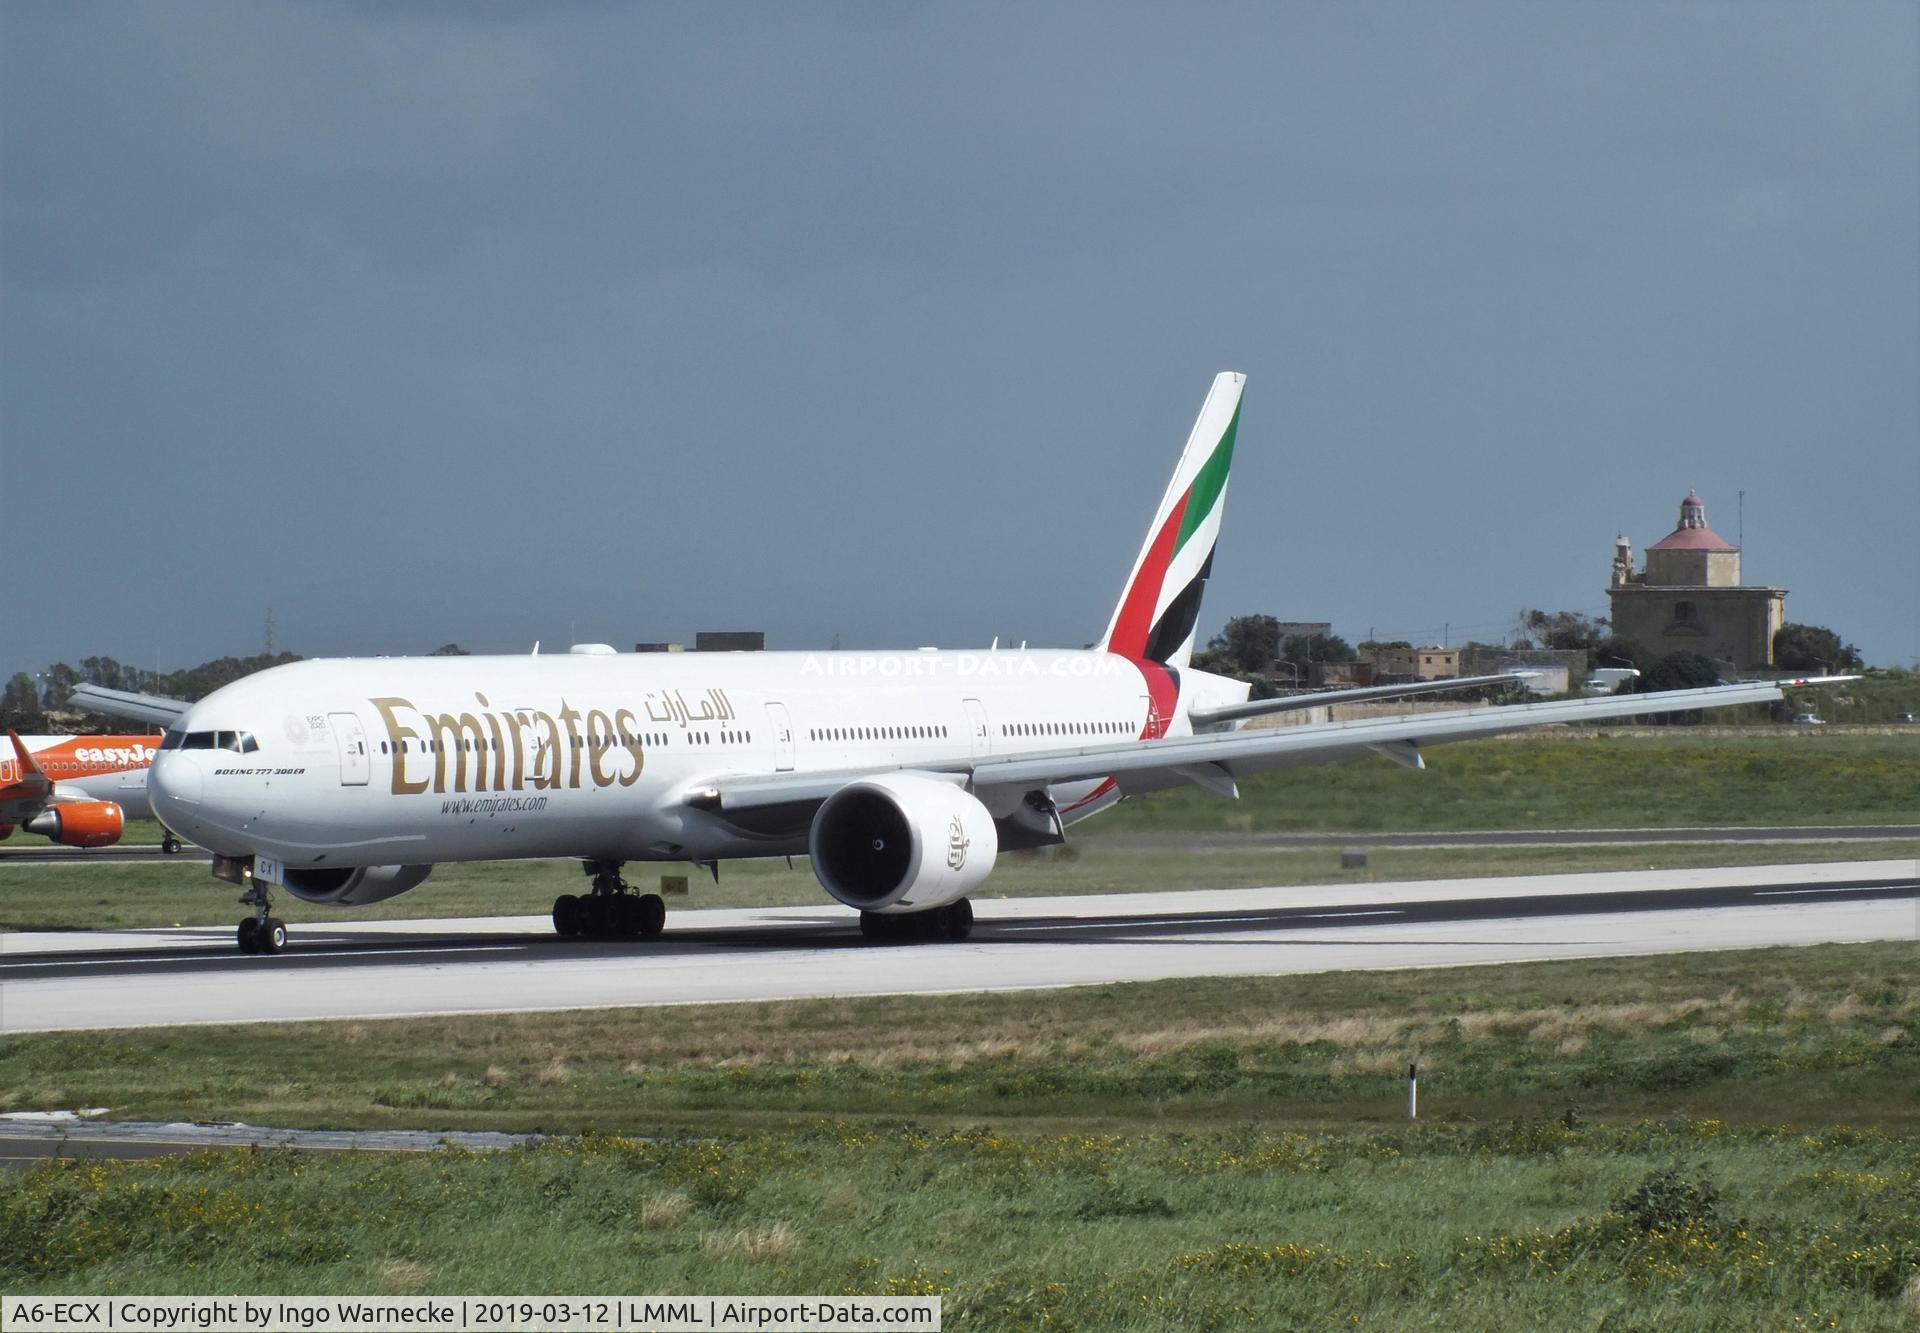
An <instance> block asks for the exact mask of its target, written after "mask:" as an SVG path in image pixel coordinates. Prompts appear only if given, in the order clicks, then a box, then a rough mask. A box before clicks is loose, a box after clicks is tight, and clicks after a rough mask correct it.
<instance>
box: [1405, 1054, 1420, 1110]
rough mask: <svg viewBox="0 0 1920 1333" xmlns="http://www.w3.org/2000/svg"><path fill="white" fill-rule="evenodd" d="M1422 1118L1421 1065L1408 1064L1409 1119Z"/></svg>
mask: <svg viewBox="0 0 1920 1333" xmlns="http://www.w3.org/2000/svg"><path fill="white" fill-rule="evenodd" d="M1419 1118H1420V1066H1419V1065H1408V1066H1407V1119H1409V1120H1418V1119H1419Z"/></svg>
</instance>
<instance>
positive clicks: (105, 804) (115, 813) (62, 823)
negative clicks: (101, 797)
mask: <svg viewBox="0 0 1920 1333" xmlns="http://www.w3.org/2000/svg"><path fill="white" fill-rule="evenodd" d="M20 827H22V828H24V829H25V830H26V831H27V832H29V833H39V834H44V835H45V836H47V837H49V838H52V839H53V840H54V841H55V842H57V843H62V844H64V845H65V846H68V847H111V846H112V845H113V844H114V843H116V842H119V841H120V832H121V830H122V829H123V828H125V827H126V819H125V817H124V816H123V815H122V814H121V813H120V807H119V806H117V805H115V804H114V803H113V802H112V801H67V802H63V803H62V804H60V805H50V806H48V807H47V808H46V809H45V810H42V811H41V812H40V813H39V814H37V815H35V816H34V817H33V818H32V819H29V820H28V821H27V822H26V823H24V824H22V825H21V826H20Z"/></svg>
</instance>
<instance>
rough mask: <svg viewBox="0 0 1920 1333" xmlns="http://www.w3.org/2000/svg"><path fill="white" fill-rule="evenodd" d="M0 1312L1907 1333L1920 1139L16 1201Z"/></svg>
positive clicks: (628, 1148)
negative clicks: (589, 1299) (69, 1303)
mask: <svg viewBox="0 0 1920 1333" xmlns="http://www.w3.org/2000/svg"><path fill="white" fill-rule="evenodd" d="M0 1237H4V1239H0V1285H5V1286H7V1287H9V1288H12V1289H14V1290H16V1291H31V1292H32V1293H34V1294H39V1295H51V1294H64V1293H95V1292H135V1293H140V1294H144V1295H151V1294H161V1293H171V1294H203V1293H205V1294H211V1293H221V1294H236V1293H248V1294H252V1293H278V1294H290V1293H302V1294H308V1293H312V1294H325V1293H367V1292H380V1291H399V1292H408V1293H416V1292H444V1293H474V1292H511V1293H516V1294H535V1293H552V1294H565V1295H578V1294H596V1293H605V1294H632V1293H662V1294H665V1293H688V1292H693V1293H711V1292H725V1293H730V1294H762V1295H782V1294H792V1293H815V1294H835V1295H841V1294H845V1295H940V1296H942V1297H943V1301H944V1313H945V1316H946V1326H947V1327H949V1328H954V1329H1031V1328H1065V1329H1143V1330H1144V1329H1163V1328H1168V1327H1179V1328H1205V1329H1212V1328H1244V1327H1268V1328H1271V1327H1302V1328H1306V1327H1312V1328H1320V1327H1327V1326H1329V1325H1339V1326H1343V1327H1370V1328H1381V1329H1400V1328H1406V1327H1410V1326H1414V1325H1416V1324H1417V1325H1418V1326H1421V1327H1428V1328H1437V1329H1463V1330H1466V1329H1470V1330H1484V1329H1487V1328H1496V1327H1511V1328H1593V1327H1632V1328H1663V1329H1713V1330H1747V1329H1755V1328H1794V1327H1822V1328H1824V1327H1836V1326H1837V1327H1846V1328H1849V1329H1876V1330H1877V1329H1887V1330H1898V1329H1909V1328H1911V1327H1912V1324H1911V1316H1910V1315H1908V1314H1907V1313H1906V1312H1905V1310H1903V1308H1902V1307H1903V1306H1904V1305H1907V1304H1910V1302H1911V1295H1910V1294H1909V1293H1910V1288H1909V1283H1910V1282H1911V1281H1912V1280H1913V1279H1912V1274H1913V1273H1914V1271H1915V1269H1916V1267H1917V1266H1920V1141H1916V1140H1915V1139H1913V1138H1911V1137H1900V1136H1886V1135H1879V1134H1874V1133H1863V1132H1850V1131H1846V1132H1842V1131H1836V1132H1830V1133H1825V1134H1820V1135H1802V1134H1798V1133H1793V1132H1788V1131H1776V1130H1747V1131H1742V1130H1732V1129H1729V1128H1727V1127H1726V1126H1724V1125H1720V1124H1718V1123H1715V1122H1713V1121H1699V1122H1678V1123H1671V1124H1641V1125H1634V1126H1627V1127H1597V1128H1582V1127H1578V1126H1576V1127H1574V1128H1568V1127H1567V1126H1566V1125H1565V1124H1563V1123H1559V1122H1545V1123H1539V1122H1523V1123H1513V1124H1501V1125H1489V1126H1480V1127H1432V1128H1425V1129H1418V1130H1411V1129H1402V1130H1395V1131H1377V1132H1373V1133H1365V1134H1348V1133H1325V1134H1310V1135H1297V1134H1290V1133H1285V1132H1277V1131H1274V1130H1270V1129H1266V1128H1262V1127H1259V1126H1249V1127H1247V1128H1244V1129H1241V1130H1237V1131H1233V1132H1228V1133H1218V1134H1207V1135H1199V1136H1179V1135H1175V1136H1169V1135H1137V1136H1126V1137H1116V1136H1104V1135H1085V1134H1075V1135H1058V1136H1044V1137H1015V1136H1008V1135H1004V1134H1001V1133H998V1132H995V1131H993V1130H990V1129H966V1130H954V1131H939V1130H922V1129H916V1128H912V1127H891V1128H881V1129H865V1128H854V1127H848V1126H844V1125H822V1126H818V1127H814V1128H812V1129H807V1130H796V1131H786V1132H781V1133H771V1134H754V1135H750V1136H746V1137H743V1138H738V1139H734V1138H725V1139H718V1140H710V1141H689V1140H681V1141H675V1142H654V1143H643V1142H634V1141H631V1140H624V1139H616V1138H592V1139H588V1140H586V1141H568V1142H555V1143H552V1144H548V1145H545V1146H542V1147H538V1148H533V1149H528V1150H516V1151H509V1152H503V1153H490V1154H471V1153H463V1152H458V1151H442V1152H439V1153H435V1154H432V1155H429V1156H425V1157H406V1158H400V1159H397V1160H396V1159H392V1158H385V1159H381V1158H372V1157H327V1158H314V1157H305V1156H301V1155H298V1154H293V1153H282V1152H272V1153H265V1154H260V1155H248V1154H246V1153H241V1152H224V1153H204V1154H199V1155H196V1156H194V1157H189V1158H185V1159H171V1160H166V1161H162V1162H158V1163H152V1164H133V1165H99V1164H90V1163H88V1164H67V1165H63V1166H58V1167H49V1168H42V1169H39V1170H36V1171H34V1172H32V1173H9V1174H8V1175H7V1176H5V1177H0Z"/></svg>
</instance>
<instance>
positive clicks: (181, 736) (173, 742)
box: [160, 731, 187, 750]
mask: <svg viewBox="0 0 1920 1333" xmlns="http://www.w3.org/2000/svg"><path fill="white" fill-rule="evenodd" d="M186 738H187V733H186V732H184V731H169V732H168V733H167V734H166V735H164V736H162V737H161V738H160V748H161V749H163V750H177V749H179V748H180V742H182V741H184V740H185V739H186Z"/></svg>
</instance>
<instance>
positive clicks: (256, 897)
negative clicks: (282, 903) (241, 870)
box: [235, 880, 287, 953]
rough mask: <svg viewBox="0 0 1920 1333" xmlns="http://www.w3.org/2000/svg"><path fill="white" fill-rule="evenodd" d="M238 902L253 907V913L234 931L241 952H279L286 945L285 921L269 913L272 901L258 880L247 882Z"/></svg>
mask: <svg viewBox="0 0 1920 1333" xmlns="http://www.w3.org/2000/svg"><path fill="white" fill-rule="evenodd" d="M240 904H241V906H243V907H251V908H253V915H252V916H250V917H247V918H246V919H245V920H243V921H242V922H241V923H240V927H239V929H238V930H237V931H236V932H235V935H236V937H237V939H238V941H239V944H240V952H241V953H279V952H280V951H281V950H282V949H284V948H286V947H287V923H286V922H284V921H282V920H281V919H280V918H279V917H277V916H273V915H271V914H270V913H271V911H272V908H273V903H272V901H271V900H269V899H268V897H267V890H266V887H265V886H264V885H262V884H261V883H260V881H259V880H249V881H248V882H247V891H246V892H245V893H243V894H241V895H240Z"/></svg>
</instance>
